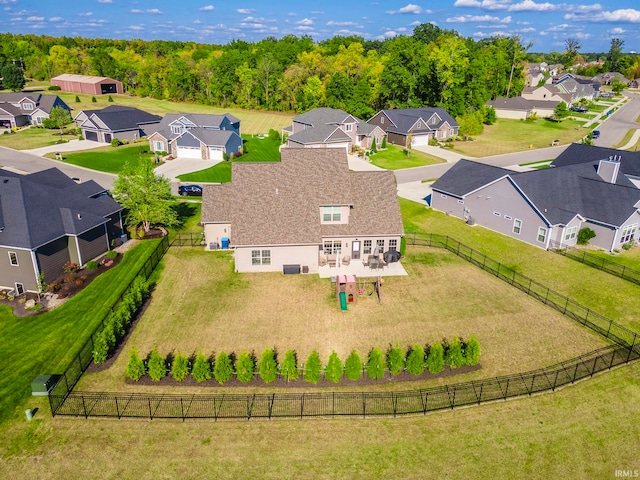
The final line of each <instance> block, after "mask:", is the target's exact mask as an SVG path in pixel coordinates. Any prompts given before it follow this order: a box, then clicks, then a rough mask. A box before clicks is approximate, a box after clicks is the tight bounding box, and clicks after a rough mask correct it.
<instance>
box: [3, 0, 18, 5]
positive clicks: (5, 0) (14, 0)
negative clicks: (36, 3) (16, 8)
mask: <svg viewBox="0 0 640 480" xmlns="http://www.w3.org/2000/svg"><path fill="white" fill-rule="evenodd" d="M7 3H16V0H0V5H6V4H7Z"/></svg>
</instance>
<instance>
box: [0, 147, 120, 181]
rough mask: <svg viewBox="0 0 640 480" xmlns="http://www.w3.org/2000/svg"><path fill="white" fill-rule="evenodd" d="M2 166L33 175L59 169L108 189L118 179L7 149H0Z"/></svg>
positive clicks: (106, 174)
mask: <svg viewBox="0 0 640 480" xmlns="http://www.w3.org/2000/svg"><path fill="white" fill-rule="evenodd" d="M0 165H2V166H3V167H5V168H8V169H9V170H13V171H15V172H19V173H33V172H39V171H40V170H46V169H47V168H52V167H57V168H59V169H60V170H61V171H62V172H64V173H65V174H66V175H68V176H69V177H72V178H81V179H82V180H95V181H96V182H98V183H99V184H100V185H101V186H103V187H104V188H107V189H110V188H111V186H112V184H113V180H114V179H115V178H116V176H115V175H112V174H110V173H102V172H96V171H95V170H89V169H87V168H83V167H77V166H75V165H69V164H67V163H63V162H58V161H55V160H50V159H48V158H44V157H38V156H37V155H32V154H30V153H24V152H20V151H18V150H12V149H10V148H5V147H0Z"/></svg>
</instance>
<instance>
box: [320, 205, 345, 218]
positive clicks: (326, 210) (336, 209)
mask: <svg viewBox="0 0 640 480" xmlns="http://www.w3.org/2000/svg"><path fill="white" fill-rule="evenodd" d="M341 220H342V207H340V206H339V205H330V206H327V207H322V221H323V222H339V221H341Z"/></svg>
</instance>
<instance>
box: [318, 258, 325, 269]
mask: <svg viewBox="0 0 640 480" xmlns="http://www.w3.org/2000/svg"><path fill="white" fill-rule="evenodd" d="M326 264H327V257H325V256H324V255H322V256H320V258H319V259H318V265H319V266H321V267H324V266H325V265H326Z"/></svg>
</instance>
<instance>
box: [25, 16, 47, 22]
mask: <svg viewBox="0 0 640 480" xmlns="http://www.w3.org/2000/svg"><path fill="white" fill-rule="evenodd" d="M43 20H44V17H36V16H32V17H27V22H41V21H43Z"/></svg>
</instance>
